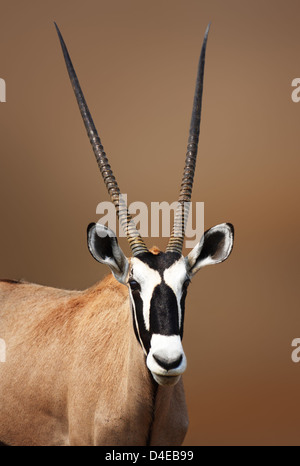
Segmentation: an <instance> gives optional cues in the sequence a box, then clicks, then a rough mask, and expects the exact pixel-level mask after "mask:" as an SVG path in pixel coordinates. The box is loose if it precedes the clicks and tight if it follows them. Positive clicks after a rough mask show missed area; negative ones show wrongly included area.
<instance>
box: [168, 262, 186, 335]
mask: <svg viewBox="0 0 300 466" xmlns="http://www.w3.org/2000/svg"><path fill="white" fill-rule="evenodd" d="M186 279H187V271H186V265H185V261H184V259H179V260H178V261H177V262H175V263H174V264H173V265H171V267H169V268H168V269H166V270H165V271H164V281H165V283H166V284H167V285H168V286H169V287H170V288H171V289H172V290H173V292H174V294H175V296H176V299H177V306H178V314H179V315H178V322H179V328H180V327H181V320H182V313H181V307H180V300H181V297H182V285H183V283H184V282H185V280H186Z"/></svg>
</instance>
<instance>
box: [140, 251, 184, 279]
mask: <svg viewBox="0 0 300 466" xmlns="http://www.w3.org/2000/svg"><path fill="white" fill-rule="evenodd" d="M137 257H138V258H139V259H140V260H141V261H142V262H144V263H145V264H147V265H148V266H149V267H150V268H151V269H154V270H157V272H159V274H160V275H161V277H162V276H163V273H164V271H165V270H166V269H168V268H169V267H171V265H173V264H174V263H175V262H176V261H178V260H179V259H180V257H181V255H180V254H179V253H178V252H160V253H159V254H152V253H151V252H145V253H143V254H139V255H138V256H137Z"/></svg>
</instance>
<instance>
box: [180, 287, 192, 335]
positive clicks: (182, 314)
mask: <svg viewBox="0 0 300 466" xmlns="http://www.w3.org/2000/svg"><path fill="white" fill-rule="evenodd" d="M189 283H190V281H189V280H187V281H186V282H185V283H184V285H183V288H182V296H181V300H180V307H181V327H180V338H181V340H182V337H183V324H184V311H185V298H186V295H187V289H188V285H189Z"/></svg>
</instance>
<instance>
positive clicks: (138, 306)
mask: <svg viewBox="0 0 300 466" xmlns="http://www.w3.org/2000/svg"><path fill="white" fill-rule="evenodd" d="M132 298H133V300H134V305H135V311H134V309H133V306H132V312H133V313H134V312H135V315H136V319H137V324H138V329H137V328H136V321H135V318H134V315H133V322H134V332H135V336H136V338H137V340H138V342H139V343H141V342H140V339H139V335H138V334H140V337H141V340H142V342H143V345H144V348H145V350H146V352H147V353H148V352H149V350H150V339H151V334H150V333H149V332H148V331H147V329H146V327H145V322H144V316H143V300H142V298H141V296H140V293H139V291H138V290H136V291H132ZM138 330H139V332H138Z"/></svg>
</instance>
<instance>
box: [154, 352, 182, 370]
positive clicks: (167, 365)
mask: <svg viewBox="0 0 300 466" xmlns="http://www.w3.org/2000/svg"><path fill="white" fill-rule="evenodd" d="M153 359H155V361H156V362H157V364H159V365H160V366H161V367H163V368H164V369H166V371H170V370H171V369H175V368H176V367H178V366H179V365H180V364H181V362H182V354H181V355H180V356H179V357H178V358H177V359H173V360H170V359H164V358H163V357H161V356H158V355H157V354H153Z"/></svg>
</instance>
